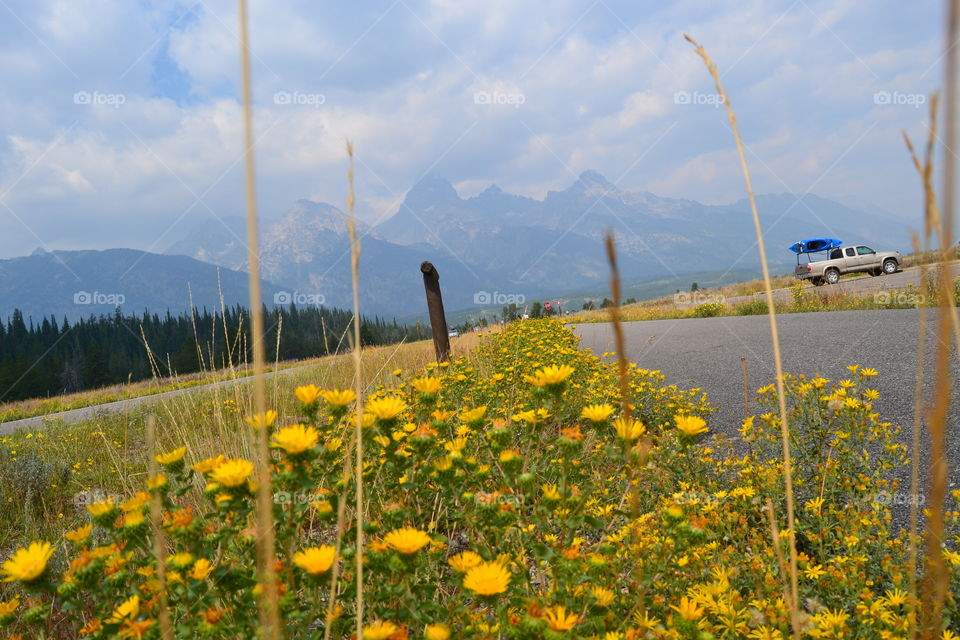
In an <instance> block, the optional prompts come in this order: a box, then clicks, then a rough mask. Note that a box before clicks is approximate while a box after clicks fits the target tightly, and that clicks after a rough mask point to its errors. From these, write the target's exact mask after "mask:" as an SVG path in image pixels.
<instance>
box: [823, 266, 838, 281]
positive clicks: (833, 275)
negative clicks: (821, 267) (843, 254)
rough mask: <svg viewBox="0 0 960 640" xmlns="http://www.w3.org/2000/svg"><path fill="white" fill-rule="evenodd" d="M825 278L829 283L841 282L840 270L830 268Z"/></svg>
mask: <svg viewBox="0 0 960 640" xmlns="http://www.w3.org/2000/svg"><path fill="white" fill-rule="evenodd" d="M823 277H824V279H826V281H827V284H837V283H838V282H840V272H839V271H837V270H836V269H830V270H829V271H827V272H826V273H825V274H823Z"/></svg>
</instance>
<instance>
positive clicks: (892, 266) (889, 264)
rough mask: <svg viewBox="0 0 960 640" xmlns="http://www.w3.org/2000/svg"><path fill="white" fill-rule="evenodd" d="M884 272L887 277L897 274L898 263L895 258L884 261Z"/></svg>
mask: <svg viewBox="0 0 960 640" xmlns="http://www.w3.org/2000/svg"><path fill="white" fill-rule="evenodd" d="M883 272H884V273H885V274H887V275H890V274H891V273H896V272H897V261H896V260H894V259H893V258H888V259H886V260H884V261H883Z"/></svg>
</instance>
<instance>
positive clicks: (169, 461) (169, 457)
mask: <svg viewBox="0 0 960 640" xmlns="http://www.w3.org/2000/svg"><path fill="white" fill-rule="evenodd" d="M186 453H187V448H186V447H180V448H179V449H174V450H173V451H169V452H167V453H161V454H160V455H158V456H157V462H159V463H160V464H162V465H164V466H170V465H173V464H176V463H177V462H180V461H181V460H183V456H184V454H186Z"/></svg>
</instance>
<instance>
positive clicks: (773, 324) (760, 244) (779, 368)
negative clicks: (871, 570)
mask: <svg viewBox="0 0 960 640" xmlns="http://www.w3.org/2000/svg"><path fill="white" fill-rule="evenodd" d="M684 38H686V39H687V41H688V42H690V44H692V45H693V46H694V47H695V48H696V51H697V54H698V55H699V56H700V57H701V58H702V59H703V62H704V64H705V65H706V66H707V69H708V70H709V71H710V75H711V76H713V81H714V84H715V85H716V87H717V93H719V94H720V96H721V97H722V98H723V104H724V106H725V107H726V110H727V117H728V118H729V120H730V127H731V129H732V130H733V137H734V139H735V140H736V143H737V155H738V156H739V158H740V166H741V168H742V169H743V178H744V180H745V181H746V185H747V196H748V197H749V199H750V210H751V212H752V213H753V226H754V230H755V231H756V234H757V249H758V250H759V253H760V266H761V267H762V269H763V282H764V287H765V289H766V295H767V313H768V315H769V317H770V334H771V338H772V339H773V361H774V366H775V369H776V375H777V380H776V382H777V399H778V400H779V404H780V430H781V437H782V440H783V482H784V491H785V493H786V498H787V527H788V537H789V541H790V598H789V600H788V603H789V605H790V620H791V623H792V628H793V635H794V637H799V636H800V609H799V605H800V603H799V600H800V597H799V584H798V578H797V541H796V526H795V523H794V503H793V502H794V500H793V471H792V462H791V456H790V430H789V427H788V425H787V401H786V394H785V392H784V386H783V361H782V358H781V355H780V338H779V335H778V333H777V313H776V309H775V306H774V298H773V287H772V285H771V282H770V269H769V267H768V265H767V251H766V247H765V245H764V241H763V230H762V229H761V227H760V214H759V213H758V212H757V201H756V198H755V197H754V193H753V183H752V181H751V180H750V169H749V168H748V167H747V158H746V155H745V154H744V151H743V139H742V138H741V137H740V129H739V128H738V126H737V116H736V115H735V114H734V112H733V108H732V107H731V106H730V98H729V97H728V96H727V93H726V91H724V89H723V85H722V84H721V82H720V74H719V72H718V71H717V67H716V65H714V64H713V61H712V60H711V59H710V56H709V55H708V54H707V52H706V50H705V49H704V48H703V47H702V46H701V45H700V43H698V42H697V41H696V40H694V39H693V38H691V37H690V36H688V35H686V34H684Z"/></svg>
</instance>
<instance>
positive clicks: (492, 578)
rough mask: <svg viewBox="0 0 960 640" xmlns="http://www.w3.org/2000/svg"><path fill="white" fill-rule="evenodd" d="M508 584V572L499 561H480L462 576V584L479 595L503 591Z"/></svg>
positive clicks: (490, 594)
mask: <svg viewBox="0 0 960 640" xmlns="http://www.w3.org/2000/svg"><path fill="white" fill-rule="evenodd" d="M509 584H510V572H509V571H507V569H506V567H504V566H503V565H502V564H500V563H499V562H481V563H480V564H478V565H477V566H475V567H473V568H472V569H470V570H468V571H467V575H466V576H464V578H463V586H464V587H466V588H467V589H469V590H470V591H473V592H474V593H475V594H477V595H479V596H495V595H497V594H500V593H503V592H504V591H506V590H507V587H508V586H509Z"/></svg>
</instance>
